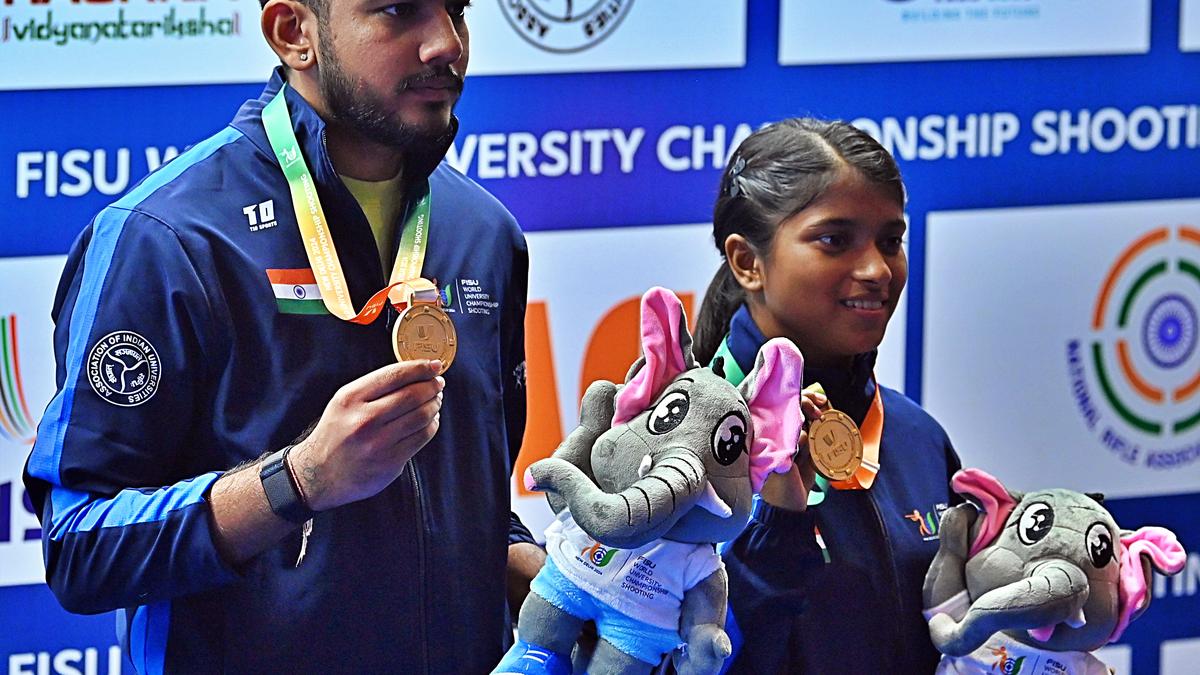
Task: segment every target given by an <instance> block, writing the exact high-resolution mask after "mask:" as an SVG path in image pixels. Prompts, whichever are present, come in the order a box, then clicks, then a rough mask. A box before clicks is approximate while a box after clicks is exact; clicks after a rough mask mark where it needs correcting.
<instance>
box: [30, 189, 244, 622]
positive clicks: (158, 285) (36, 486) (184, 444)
mask: <svg viewBox="0 0 1200 675" xmlns="http://www.w3.org/2000/svg"><path fill="white" fill-rule="evenodd" d="M205 289H206V283H205V279H204V278H202V276H201V274H200V273H198V271H197V269H196V267H195V266H194V265H193V264H192V262H191V259H190V258H189V256H188V254H187V252H186V251H185V250H184V246H183V244H182V243H181V241H180V239H179V237H178V235H177V233H176V232H175V231H174V230H172V229H171V228H169V227H168V226H166V225H164V224H163V223H162V222H160V221H159V220H156V219H154V218H152V217H150V216H147V215H144V214H141V213H138V212H136V211H131V210H128V209H123V208H118V207H109V208H108V209H105V210H104V211H102V212H101V213H100V215H98V216H97V217H96V220H95V221H93V223H92V225H91V226H90V227H89V228H88V229H87V230H86V231H85V232H84V233H83V234H82V235H81V236H80V238H79V240H78V241H77V242H76V244H75V246H74V247H73V250H72V252H71V254H70V256H69V257H68V260H67V266H66V269H65V270H64V272H63V278H62V281H61V282H60V285H59V289H58V295H57V297H56V299H55V307H54V320H55V331H54V349H55V359H56V362H57V386H58V388H57V393H56V394H55V396H54V398H53V399H52V400H51V402H50V405H49V406H48V407H47V409H46V412H45V414H44V416H43V417H42V421H41V423H40V424H39V427H38V435H37V441H36V442H35V444H34V447H33V451H32V454H31V455H30V457H29V461H28V463H27V464H26V467H25V483H26V486H27V488H28V490H29V493H30V495H31V497H32V499H33V501H34V505H35V506H36V507H37V510H38V512H39V514H40V518H41V521H42V543H43V554H44V557H45V563H46V580H47V582H48V583H49V585H50V587H51V589H52V590H53V591H54V593H55V595H56V596H57V597H58V599H59V601H60V602H61V603H62V605H63V606H64V607H65V608H66V609H68V610H70V611H73V612H80V613H93V612H103V611H108V610H111V609H114V608H119V607H130V606H134V605H146V604H151V603H154V602H158V601H162V600H166V599H169V598H171V597H174V596H178V595H182V594H186V593H192V592H196V591H200V590H204V589H207V588H212V587H215V586H218V585H221V584H224V583H227V582H228V581H230V580H232V579H234V578H236V576H235V574H234V572H233V571H232V570H231V569H230V568H229V567H228V566H227V565H226V564H225V563H224V562H223V561H222V560H221V559H220V557H219V556H218V553H217V551H216V549H215V547H214V544H213V533H212V527H213V525H212V520H211V515H210V510H209V507H208V503H207V502H208V496H209V490H210V489H211V487H212V484H213V483H214V482H215V481H216V480H217V478H218V477H219V475H220V474H219V473H216V472H210V473H204V471H205V470H206V469H210V468H211V467H203V468H201V462H202V459H201V458H200V457H198V456H197V453H195V452H194V448H195V445H194V444H195V443H196V442H197V441H196V440H195V439H203V438H205V437H207V436H208V434H207V432H206V430H207V428H208V425H209V424H210V419H211V409H212V407H213V406H214V405H215V402H214V401H212V400H210V397H209V396H207V395H206V392H207V391H210V390H211V387H210V386H209V383H208V377H209V375H208V373H209V372H211V371H210V369H208V368H207V367H206V364H208V363H210V362H213V361H214V360H218V361H219V360H220V359H221V357H220V353H221V352H222V350H221V349H219V348H218V345H216V344H214V342H213V339H212V338H209V337H206V336H209V335H217V334H220V333H221V332H224V333H228V332H229V330H230V327H229V326H226V325H220V324H219V323H218V321H219V320H218V315H219V316H222V317H224V316H226V315H225V314H224V312H220V313H215V312H214V307H213V302H212V301H211V299H210V297H209V296H208V294H207V293H206V292H205ZM224 320H225V321H228V319H227V318H226V319H224Z"/></svg>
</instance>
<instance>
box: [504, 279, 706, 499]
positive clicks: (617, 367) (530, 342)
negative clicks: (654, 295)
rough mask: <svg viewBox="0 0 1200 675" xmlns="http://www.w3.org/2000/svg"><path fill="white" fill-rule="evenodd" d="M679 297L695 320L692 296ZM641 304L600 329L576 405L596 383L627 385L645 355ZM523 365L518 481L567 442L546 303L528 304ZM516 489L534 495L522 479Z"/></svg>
mask: <svg viewBox="0 0 1200 675" xmlns="http://www.w3.org/2000/svg"><path fill="white" fill-rule="evenodd" d="M677 295H678V296H679V299H680V300H681V301H683V310H684V312H685V313H686V314H687V315H688V316H689V317H691V316H692V304H693V299H694V297H695V296H694V294H692V293H678V294H677ZM640 300H641V299H640V298H639V297H636V296H635V297H631V298H628V299H626V300H623V301H621V302H620V303H618V304H617V305H616V306H614V307H613V308H612V309H610V310H608V312H607V313H605V314H604V316H602V317H601V318H600V321H599V323H597V324H596V328H595V329H594V330H593V331H592V335H591V337H590V338H589V339H588V345H587V349H586V350H584V354H583V364H582V367H581V368H580V369H579V372H580V376H579V391H578V393H577V395H576V397H575V400H576V402H578V401H581V400H583V392H584V391H586V390H587V387H588V385H589V384H591V383H592V382H594V381H596V380H609V381H611V382H624V381H625V374H626V373H627V372H628V371H629V366H630V365H631V364H632V363H633V362H634V361H635V360H637V358H638V356H639V355H640V354H641V351H640V350H641V347H640V345H639V340H640V337H641V330H640V328H639V302H640ZM689 325H690V324H689ZM525 364H526V371H525V394H526V397H527V401H528V404H529V414H528V416H527V417H526V422H525V437H524V439H523V440H522V442H521V454H520V455H519V456H518V457H517V462H516V465H515V466H514V467H513V475H514V476H516V477H517V478H518V479H519V478H520V477H521V476H523V475H525V469H527V468H528V467H529V465H530V464H533V463H534V462H536V461H538V460H539V459H544V458H546V457H549V456H550V455H551V454H553V453H554V450H555V449H556V448H557V447H558V444H559V443H562V440H563V438H565V437H566V435H565V434H564V433H563V426H562V417H561V415H559V412H558V400H559V399H558V377H557V375H556V374H555V370H554V349H553V346H552V345H551V344H550V318H549V308H548V307H547V305H546V303H545V302H544V301H539V302H530V303H529V306H528V308H527V309H526V311H525ZM515 489H516V491H517V494H519V495H522V496H529V495H532V494H534V493H532V492H529V491H528V490H526V489H525V484H524V481H522V480H517V481H515Z"/></svg>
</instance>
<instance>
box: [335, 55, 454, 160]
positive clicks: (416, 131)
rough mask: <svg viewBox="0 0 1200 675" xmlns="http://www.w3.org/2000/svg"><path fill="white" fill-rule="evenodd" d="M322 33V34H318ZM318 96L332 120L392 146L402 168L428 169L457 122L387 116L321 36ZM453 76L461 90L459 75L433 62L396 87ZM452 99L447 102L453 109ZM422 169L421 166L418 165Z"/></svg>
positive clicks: (443, 148)
mask: <svg viewBox="0 0 1200 675" xmlns="http://www.w3.org/2000/svg"><path fill="white" fill-rule="evenodd" d="M322 37H323V36H322ZM322 43H323V44H322V49H321V51H322V52H323V54H322V56H323V57H324V58H323V59H322V61H323V62H322V64H321V71H320V72H321V78H320V79H321V82H320V87H321V97H322V98H323V99H324V101H325V105H326V109H327V110H328V111H329V114H330V115H331V116H332V118H333V119H332V120H330V121H332V122H334V123H336V124H339V125H342V126H344V127H346V128H348V129H351V130H353V131H354V132H355V133H357V134H359V135H361V136H362V137H363V138H366V139H368V140H371V141H374V142H376V143H379V144H382V145H387V146H389V147H392V148H396V149H397V150H399V151H400V153H401V155H402V156H403V157H404V164H405V169H406V172H407V170H409V169H418V167H427V168H428V170H429V171H432V170H433V167H434V166H436V165H437V163H438V162H439V161H441V159H442V156H443V155H445V153H446V149H447V148H448V147H449V145H450V142H451V141H452V140H453V137H454V133H455V132H456V131H457V125H456V124H455V123H454V121H453V114H452V115H451V119H450V121H449V122H448V123H447V124H445V125H442V124H438V125H437V126H436V127H435V128H427V127H422V126H420V125H416V124H407V123H405V122H403V121H401V120H398V119H395V118H394V117H392V116H389V115H388V113H387V107H386V106H385V105H384V103H383V102H382V101H381V100H380V99H379V97H377V96H375V95H374V93H373V92H371V91H369V90H367V88H366V87H363V88H361V89H360V88H358V87H356V86H355V83H354V80H353V79H351V77H350V76H349V75H347V74H346V71H344V70H343V69H342V67H341V63H340V62H339V61H338V59H337V56H336V55H335V52H334V50H333V48H332V47H333V45H331V44H328V43H327V41H326V40H322ZM438 77H440V78H453V79H454V80H455V81H456V82H457V90H458V92H461V91H462V77H461V76H460V75H458V74H457V73H455V72H454V70H453V69H452V68H450V66H433V67H430V68H429V69H427V70H426V71H424V72H421V73H419V74H417V75H414V76H412V77H408V78H405V79H404V80H403V81H402V82H400V84H399V85H398V86H397V87H396V91H397V92H401V91H403V90H405V89H407V88H409V87H411V86H412V85H414V84H418V83H420V82H422V81H424V80H428V79H432V78H438ZM457 103H458V101H457V100H455V102H454V104H452V106H451V113H453V110H454V105H456V104H457ZM418 170H424V169H418Z"/></svg>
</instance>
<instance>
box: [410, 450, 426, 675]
mask: <svg viewBox="0 0 1200 675" xmlns="http://www.w3.org/2000/svg"><path fill="white" fill-rule="evenodd" d="M408 475H409V479H410V480H411V481H412V486H413V496H414V498H415V500H416V505H415V508H416V512H417V514H416V515H417V518H416V527H415V528H414V529H415V530H416V532H417V591H418V592H417V625H418V626H419V627H420V632H419V633H418V635H417V638H418V642H419V644H420V645H421V664H422V665H421V668H422V672H425V673H428V672H429V646H428V645H427V644H426V641H425V640H426V629H425V510H424V509H423V508H422V501H423V500H422V499H421V481H420V480H418V479H417V463H416V462H414V461H413V460H411V459H410V460H408Z"/></svg>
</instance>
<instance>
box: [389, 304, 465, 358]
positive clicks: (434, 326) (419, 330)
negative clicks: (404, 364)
mask: <svg viewBox="0 0 1200 675" xmlns="http://www.w3.org/2000/svg"><path fill="white" fill-rule="evenodd" d="M392 350H393V351H394V352H395V353H396V359H397V360H399V361H414V360H420V359H438V360H440V361H441V362H442V372H443V373H444V372H446V371H447V370H448V369H449V368H450V364H451V363H453V362H454V355H455V354H456V353H458V335H457V333H455V332H454V324H453V323H452V322H451V321H450V317H449V316H448V315H447V314H446V312H445V311H444V310H443V309H442V308H441V307H438V306H437V305H435V304H433V303H418V304H414V305H411V306H409V307H408V308H407V309H405V310H404V311H403V312H402V313H401V314H400V318H399V319H397V320H396V325H395V327H393V328H392Z"/></svg>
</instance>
